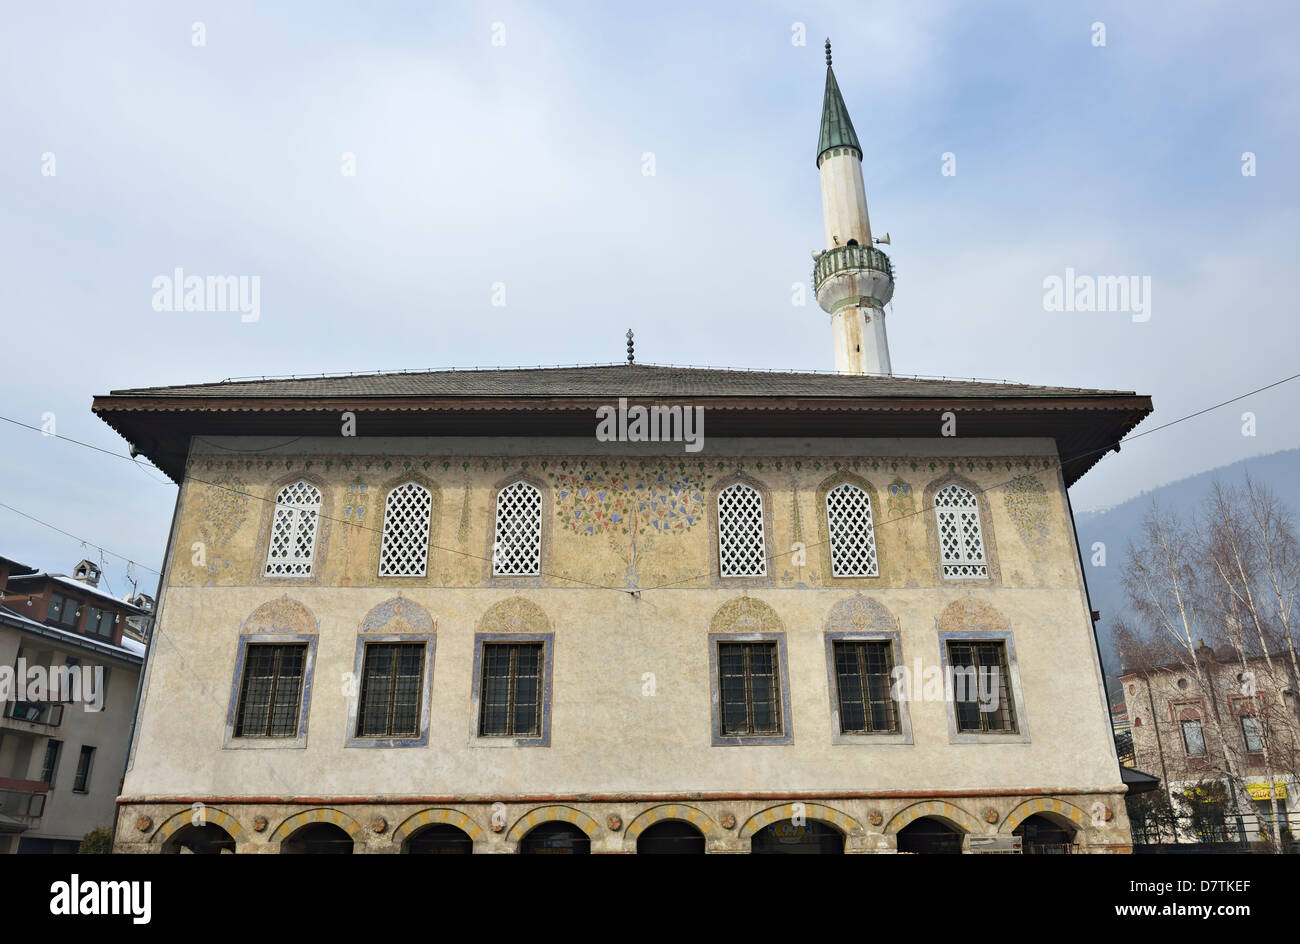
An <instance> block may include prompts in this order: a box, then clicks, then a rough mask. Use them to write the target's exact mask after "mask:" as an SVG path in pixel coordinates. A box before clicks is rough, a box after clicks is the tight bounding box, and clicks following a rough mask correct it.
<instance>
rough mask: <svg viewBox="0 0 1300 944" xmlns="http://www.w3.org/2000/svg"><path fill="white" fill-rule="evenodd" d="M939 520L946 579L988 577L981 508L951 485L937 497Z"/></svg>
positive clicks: (971, 496)
mask: <svg viewBox="0 0 1300 944" xmlns="http://www.w3.org/2000/svg"><path fill="white" fill-rule="evenodd" d="M934 513H935V515H937V516H938V519H939V559H940V561H941V563H942V564H943V575H944V576H945V577H987V576H988V575H989V568H988V561H987V560H985V558H984V535H983V532H982V531H981V529H980V506H979V502H978V501H977V500H976V498H975V496H974V495H973V494H971V492H970V491H969V490H967V489H964V488H962V487H961V486H960V485H948V486H945V487H944V488H941V489H939V491H938V493H937V494H936V495H935V496H934Z"/></svg>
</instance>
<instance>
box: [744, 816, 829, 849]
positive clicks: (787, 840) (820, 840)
mask: <svg viewBox="0 0 1300 944" xmlns="http://www.w3.org/2000/svg"><path fill="white" fill-rule="evenodd" d="M749 851H750V852H751V853H752V854H754V855H839V854H841V853H843V852H844V836H843V835H842V834H841V833H840V832H839V831H838V830H836V829H834V828H832V827H831V826H828V825H827V824H825V823H823V822H821V821H820V820H816V819H810V820H807V821H805V822H804V823H803V824H802V825H800V826H796V825H795V824H794V822H793V821H791V820H788V819H783V820H780V821H778V822H775V823H773V824H772V825H770V826H764V827H763V828H762V829H760V830H759V831H758V832H756V833H754V836H753V838H752V839H750V841H749Z"/></svg>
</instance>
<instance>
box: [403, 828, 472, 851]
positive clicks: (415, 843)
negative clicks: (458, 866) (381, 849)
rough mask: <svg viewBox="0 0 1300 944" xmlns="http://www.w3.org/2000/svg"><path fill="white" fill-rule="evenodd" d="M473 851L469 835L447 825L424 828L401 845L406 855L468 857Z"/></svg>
mask: <svg viewBox="0 0 1300 944" xmlns="http://www.w3.org/2000/svg"><path fill="white" fill-rule="evenodd" d="M473 851H474V840H473V839H471V838H470V837H469V833H467V832H465V831H464V830H463V829H457V828H456V827H455V826H451V825H449V824H447V823H435V824H434V825H432V826H426V827H425V828H424V829H421V830H420V831H419V832H418V833H416V834H415V835H414V836H411V837H410V838H409V839H407V840H406V842H404V843H402V852H404V853H406V854H408V855H470V854H471V853H473Z"/></svg>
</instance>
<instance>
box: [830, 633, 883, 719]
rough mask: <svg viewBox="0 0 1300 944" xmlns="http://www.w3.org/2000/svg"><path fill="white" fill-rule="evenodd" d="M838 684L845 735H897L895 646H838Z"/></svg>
mask: <svg viewBox="0 0 1300 944" xmlns="http://www.w3.org/2000/svg"><path fill="white" fill-rule="evenodd" d="M834 651H835V682H836V693H837V696H838V698H839V708H840V733H841V734H897V733H898V714H897V712H896V711H895V710H894V700H893V698H892V697H891V696H890V674H891V672H892V671H893V668H894V656H893V646H892V645H891V644H890V643H889V642H886V641H883V640H882V641H879V642H875V641H871V642H867V641H847V642H837V643H835V649H834Z"/></svg>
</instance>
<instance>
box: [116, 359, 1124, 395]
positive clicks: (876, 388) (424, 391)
mask: <svg viewBox="0 0 1300 944" xmlns="http://www.w3.org/2000/svg"><path fill="white" fill-rule="evenodd" d="M1133 395H1134V394H1133V393H1132V392H1127V393H1124V392H1118V391H1108V390H1086V389H1080V388H1077V387H1038V386H1032V385H1029V384H1008V383H993V382H986V381H975V380H931V379H916V378H911V377H874V376H858V375H850V374H815V373H803V374H800V373H784V372H778V371H760V370H720V369H714V368H703V367H657V366H652V365H647V364H615V365H609V366H596V367H511V368H489V369H484V370H434V371H424V372H419V373H389V374H360V375H354V376H346V377H303V378H295V379H287V380H233V381H232V380H227V381H223V382H221V383H207V384H189V385H184V386H174V387H139V388H135V389H130V390H114V391H113V393H112V396H114V397H615V398H617V397H926V398H934V397H1004V396H1005V397H1074V396H1127V397H1131V396H1133Z"/></svg>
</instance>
